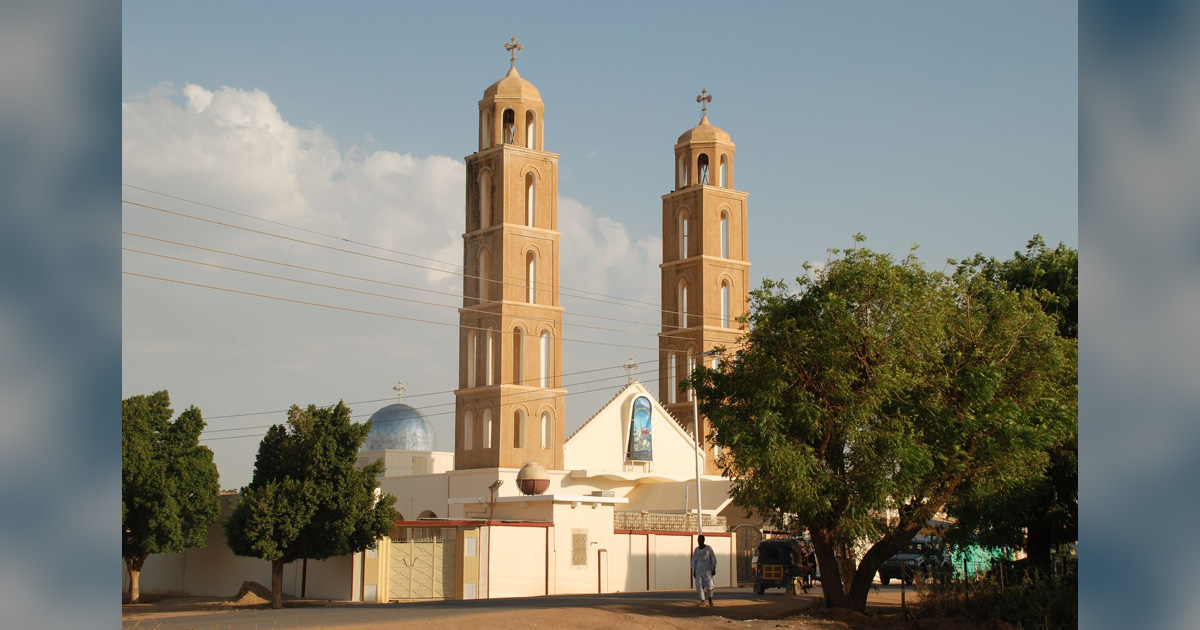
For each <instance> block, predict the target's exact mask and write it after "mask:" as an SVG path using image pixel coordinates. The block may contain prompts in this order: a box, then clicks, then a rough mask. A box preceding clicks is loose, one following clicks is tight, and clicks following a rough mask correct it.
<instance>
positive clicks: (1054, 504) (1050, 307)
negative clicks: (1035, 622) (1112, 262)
mask: <svg viewBox="0 0 1200 630" xmlns="http://www.w3.org/2000/svg"><path fill="white" fill-rule="evenodd" d="M967 265H969V266H973V267H975V268H977V269H979V270H981V272H982V273H984V274H985V275H986V278H987V281H988V282H990V283H993V284H994V285H996V286H1002V287H1006V288H1008V289H1013V290H1019V291H1026V292H1028V293H1029V294H1030V295H1032V296H1033V297H1034V298H1035V299H1037V300H1038V301H1039V302H1040V303H1041V304H1042V309H1043V310H1044V311H1045V312H1046V313H1048V314H1049V315H1051V316H1052V317H1054V319H1055V320H1056V321H1057V323H1058V334H1059V336H1061V337H1063V338H1065V339H1069V340H1071V341H1072V343H1073V344H1074V345H1075V347H1074V348H1073V349H1072V351H1073V352H1075V353H1077V352H1078V337H1079V252H1078V251H1077V250H1074V249H1071V248H1068V247H1067V246H1066V245H1063V244H1062V243H1059V244H1058V247H1056V248H1054V249H1047V248H1046V243H1045V241H1044V240H1042V237H1041V236H1040V235H1038V236H1034V237H1033V238H1032V239H1031V240H1030V241H1029V243H1028V244H1027V245H1026V249H1025V252H1024V253H1022V252H1015V253H1014V255H1013V258H1012V260H1008V261H1003V262H1001V261H997V260H996V259H994V258H984V257H983V256H982V255H976V256H975V258H974V259H973V260H972V261H970V262H969V263H967ZM1072 365H1075V362H1074V361H1072ZM1069 378H1072V379H1074V378H1075V377H1074V375H1071V376H1070V377H1069ZM1069 429H1070V430H1069V431H1068V433H1067V435H1066V436H1065V438H1064V439H1063V441H1062V442H1060V443H1058V444H1054V445H1051V446H1050V447H1049V448H1047V449H1046V466H1045V468H1044V470H1042V471H1041V474H1039V475H1038V476H1037V477H1036V478H1034V479H1031V480H1028V481H1026V482H1024V483H1021V484H1018V485H1016V486H1009V487H1000V488H991V489H985V488H977V487H976V485H977V484H966V486H965V487H964V488H963V491H962V492H961V493H960V494H959V496H957V497H956V498H955V500H954V501H952V502H951V504H950V506H949V508H948V511H949V512H950V514H951V515H952V516H954V517H955V518H956V519H957V521H958V527H956V528H955V529H954V530H952V532H951V534H952V536H957V537H958V538H960V539H966V538H968V537H969V538H970V539H971V540H972V541H974V542H978V543H980V544H982V545H984V546H988V547H1021V546H1023V547H1024V548H1025V552H1026V554H1027V556H1028V557H1029V561H1030V563H1031V564H1032V565H1033V566H1034V567H1036V568H1039V569H1042V570H1048V569H1049V568H1050V562H1051V550H1052V549H1053V548H1054V547H1056V546H1057V545H1060V544H1063V543H1069V542H1074V541H1075V540H1077V539H1078V538H1079V533H1078V532H1079V422H1078V416H1077V415H1075V416H1074V417H1072V418H1071V423H1070V427H1069Z"/></svg>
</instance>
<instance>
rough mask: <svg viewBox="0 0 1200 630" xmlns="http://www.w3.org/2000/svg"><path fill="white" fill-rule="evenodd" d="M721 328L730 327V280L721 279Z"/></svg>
mask: <svg viewBox="0 0 1200 630" xmlns="http://www.w3.org/2000/svg"><path fill="white" fill-rule="evenodd" d="M721 328H729V281H728V280H722V281H721Z"/></svg>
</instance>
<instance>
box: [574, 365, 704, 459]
mask: <svg viewBox="0 0 1200 630" xmlns="http://www.w3.org/2000/svg"><path fill="white" fill-rule="evenodd" d="M638 396H646V397H647V398H649V399H650V406H651V419H650V431H651V434H652V440H653V454H654V455H653V456H654V461H653V464H652V468H653V472H654V473H656V474H665V475H691V474H695V472H696V457H695V453H696V451H695V449H694V448H693V445H692V438H691V436H690V435H688V434H687V432H685V431H684V430H683V428H682V427H680V426H679V423H678V422H676V421H675V420H674V418H672V417H671V416H670V414H668V413H667V411H666V409H663V408H662V407H661V406H660V405H659V404H658V400H657V399H656V398H655V397H654V396H652V395H650V394H649V393H648V392H647V391H646V389H645V388H644V387H642V385H641V384H640V383H634V384H633V385H631V386H630V387H628V388H626V389H625V390H624V391H622V392H621V393H620V394H619V395H618V396H617V397H616V398H614V399H613V400H612V402H610V403H609V404H607V405H605V406H604V408H603V409H601V410H600V411H599V412H598V413H597V414H596V415H595V416H593V417H592V418H591V419H590V420H588V421H587V422H586V423H584V425H583V426H582V427H581V428H580V429H579V430H578V432H577V433H575V434H574V435H572V436H571V438H570V439H569V440H567V442H566V444H564V445H563V461H564V464H565V467H566V469H567V470H588V471H602V470H608V471H622V470H624V468H625V446H626V443H625V441H626V439H627V437H628V436H627V433H628V430H629V417H630V415H631V413H632V409H633V401H634V399H635V398H637V397H638Z"/></svg>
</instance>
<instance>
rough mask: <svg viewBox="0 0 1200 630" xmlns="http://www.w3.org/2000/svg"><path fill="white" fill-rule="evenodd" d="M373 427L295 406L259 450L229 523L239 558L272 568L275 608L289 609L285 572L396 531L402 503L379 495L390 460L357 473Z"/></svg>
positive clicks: (332, 411)
mask: <svg viewBox="0 0 1200 630" xmlns="http://www.w3.org/2000/svg"><path fill="white" fill-rule="evenodd" d="M370 431H371V423H370V422H367V423H366V424H356V423H354V422H352V421H351V420H350V408H349V407H347V406H346V405H345V404H344V403H342V402H340V401H339V402H338V404H337V405H335V406H332V407H316V406H315V405H309V406H308V408H307V409H301V408H300V407H298V406H296V405H293V406H292V408H291V409H290V410H289V411H288V419H287V424H286V425H280V424H277V425H275V426H272V427H271V428H270V429H269V430H268V431H267V435H266V437H264V438H263V440H262V442H261V443H260V444H259V446H258V456H257V458H256V460H255V462H254V477H253V478H252V479H251V481H250V485H248V486H246V487H244V488H242V497H241V499H240V500H239V501H238V504H237V506H235V507H234V509H233V514H232V515H230V517H229V520H228V521H227V522H226V523H225V537H226V539H227V540H228V542H229V547H230V548H231V549H232V550H233V552H234V553H235V554H238V555H241V556H250V557H253V558H262V559H263V560H270V561H271V607H272V608H282V607H283V567H284V565H286V564H287V563H289V562H291V561H293V560H298V559H301V558H309V559H312V560H324V559H326V558H330V557H333V556H341V555H345V554H349V553H355V552H359V551H362V550H364V549H367V548H368V547H371V546H372V545H374V544H375V542H376V540H378V539H379V537H380V536H383V535H385V534H387V533H388V531H390V530H391V528H392V526H393V524H394V523H395V521H396V518H397V514H396V511H395V510H394V509H393V507H392V506H393V505H394V504H395V503H396V497H394V496H392V495H390V494H378V485H377V482H376V475H378V474H379V473H381V472H383V460H376V461H375V462H374V463H372V464H370V465H368V466H366V467H365V468H362V469H361V470H360V469H358V468H357V467H356V463H357V459H358V450H359V448H360V447H361V446H362V444H363V440H365V439H366V437H367V434H368V433H369V432H370Z"/></svg>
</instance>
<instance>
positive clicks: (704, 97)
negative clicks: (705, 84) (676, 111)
mask: <svg viewBox="0 0 1200 630" xmlns="http://www.w3.org/2000/svg"><path fill="white" fill-rule="evenodd" d="M696 102H697V103H701V105H700V115H701V116H704V115H706V114H707V113H708V104H709V103H711V102H712V94H709V93H708V90H707V89H701V90H700V95H699V96H697V97H696Z"/></svg>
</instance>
